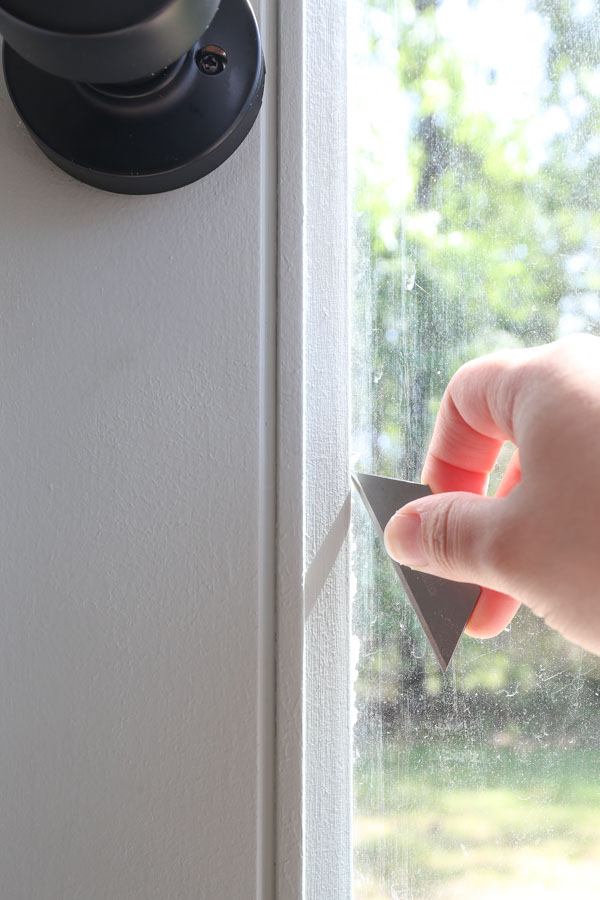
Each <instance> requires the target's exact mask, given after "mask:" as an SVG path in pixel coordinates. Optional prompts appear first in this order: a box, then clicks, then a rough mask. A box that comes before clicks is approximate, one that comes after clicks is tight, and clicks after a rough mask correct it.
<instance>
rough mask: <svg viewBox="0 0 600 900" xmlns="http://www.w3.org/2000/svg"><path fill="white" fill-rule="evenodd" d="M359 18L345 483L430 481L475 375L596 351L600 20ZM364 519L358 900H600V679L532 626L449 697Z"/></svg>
mask: <svg viewBox="0 0 600 900" xmlns="http://www.w3.org/2000/svg"><path fill="white" fill-rule="evenodd" d="M349 8H350V59H351V64H350V71H351V76H350V78H351V82H350V115H351V152H352V169H353V190H352V197H353V234H354V243H353V313H352V315H353V353H352V358H353V460H352V462H353V466H354V467H355V468H356V469H358V470H359V471H363V472H372V473H375V474H381V475H390V476H395V477H399V478H404V479H412V480H417V481H418V480H419V475H420V468H421V465H422V463H423V460H424V456H425V451H426V447H427V444H428V439H429V435H430V433H431V429H432V425H433V421H434V418H435V413H436V410H437V407H438V405H439V401H440V398H441V395H442V393H443V390H444V388H445V386H446V384H447V383H448V380H449V379H450V376H451V375H452V373H453V372H454V371H455V369H456V368H457V367H458V366H459V365H461V364H462V363H463V362H465V361H466V360H468V359H470V358H472V357H474V356H478V355H481V354H482V353H485V352H488V351H491V350H494V349H496V348H500V347H520V346H526V345H533V344H538V343H546V342H548V341H550V340H553V339H554V338H555V337H557V336H559V335H561V334H566V333H569V332H573V331H592V332H595V333H600V12H599V10H598V5H597V3H596V2H594V0H540V2H534V0H529V2H528V0H470V2H469V0H439V2H436V0H349ZM507 449H508V448H507ZM498 468H499V470H500V469H501V466H499V467H498ZM496 483H497V479H496ZM493 488H494V485H493V484H492V485H491V488H490V489H491V490H493ZM353 506H354V513H353V563H352V566H353V603H354V639H353V640H354V651H355V663H356V681H355V716H356V723H355V728H354V808H355V810H354V812H355V816H354V848H355V849H354V890H355V897H356V898H357V900H383V898H393V900H399V898H402V900H421V898H422V900H425V898H426V900H453V898H461V900H470V898H477V900H492V898H494V900H496V898H502V900H505V898H507V897H510V898H511V900H520V898H522V900H537V898H552V900H558V898H565V897H568V896H570V895H573V896H576V897H577V898H578V900H582V898H592V897H593V898H597V897H598V896H600V886H599V885H600V659H597V658H595V657H593V656H591V655H590V654H586V653H585V652H583V651H581V650H579V649H578V648H576V647H575V646H573V645H571V644H569V643H567V642H566V641H564V640H563V639H562V638H560V637H558V636H557V635H555V634H554V633H553V632H551V631H550V630H549V629H548V628H546V627H545V626H544V625H543V623H542V622H541V621H540V620H538V619H536V618H535V617H534V616H533V615H532V614H530V613H529V612H528V611H527V610H526V609H521V610H520V611H519V613H518V614H517V617H516V618H515V620H514V621H513V623H512V625H511V626H510V627H509V628H508V629H507V630H506V631H505V632H503V633H502V634H501V635H500V636H499V637H498V638H496V639H495V640H493V641H490V642H479V641H475V640H472V639H470V638H467V637H463V639H462V640H461V642H460V643H459V645H458V648H457V651H456V653H455V656H454V659H453V661H452V663H451V664H450V667H449V669H448V672H447V674H446V675H445V676H442V675H441V672H440V669H439V667H438V665H437V662H436V660H435V657H434V655H433V653H432V651H431V649H430V648H429V646H428V644H427V641H426V638H425V636H424V634H423V632H422V631H421V629H420V626H419V625H418V622H417V620H416V617H415V615H414V613H413V612H412V609H411V607H410V606H409V604H408V602H407V601H406V599H405V597H404V594H403V590H402V588H401V585H400V582H399V580H398V579H397V577H396V574H395V573H394V571H393V568H392V566H391V565H390V564H389V562H388V560H387V557H386V556H385V553H384V552H383V550H382V548H381V547H380V546H379V544H378V539H377V537H376V536H375V533H374V530H373V528H372V526H371V523H370V520H369V519H368V516H367V513H366V512H365V510H364V508H363V506H362V504H361V503H360V502H355V503H354V504H353Z"/></svg>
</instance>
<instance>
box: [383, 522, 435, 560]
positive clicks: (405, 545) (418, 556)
mask: <svg viewBox="0 0 600 900" xmlns="http://www.w3.org/2000/svg"><path fill="white" fill-rule="evenodd" d="M383 537H384V542H385V549H386V550H387V552H388V553H389V555H390V556H391V557H392V559H395V560H396V562H399V563H402V565H404V566H419V567H423V566H426V565H428V563H429V560H428V558H427V554H426V553H425V550H424V548H423V541H422V540H421V517H420V516H419V515H418V514H417V513H403V512H402V510H399V511H398V512H397V513H396V515H395V516H392V518H391V519H390V521H389V522H388V523H387V526H386V529H385V533H384V536H383Z"/></svg>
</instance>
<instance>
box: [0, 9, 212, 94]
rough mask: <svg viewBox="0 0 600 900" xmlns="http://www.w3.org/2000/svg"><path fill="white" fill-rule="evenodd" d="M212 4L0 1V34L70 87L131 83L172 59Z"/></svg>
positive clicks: (201, 28)
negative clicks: (78, 83)
mask: <svg viewBox="0 0 600 900" xmlns="http://www.w3.org/2000/svg"><path fill="white" fill-rule="evenodd" d="M218 6H219V0H166V2H165V0H96V2H94V0H63V2H61V3H51V2H48V0H0V33H1V34H3V35H4V39H5V40H6V41H7V43H8V44H10V46H11V47H12V48H13V50H16V51H17V53H19V54H20V55H21V56H22V57H23V58H24V59H26V60H28V62H31V63H33V64H34V65H36V66H38V67H39V68H40V69H44V70H45V71H46V72H51V73H52V74H53V75H59V76H61V77H62V78H69V79H70V80H72V81H91V82H116V81H134V80H135V79H136V78H143V77H144V76H146V75H149V74H150V73H151V72H155V71H157V70H158V69H160V68H162V67H163V66H167V65H169V64H170V63H172V62H174V61H175V60H176V59H178V58H179V57H180V56H181V55H182V54H183V53H185V51H186V50H188V49H189V48H190V46H191V45H192V44H193V42H194V41H195V40H196V39H197V38H198V37H199V36H200V35H201V34H203V33H204V32H205V31H206V29H207V28H208V26H209V25H210V23H211V21H212V20H213V18H214V15H215V13H216V11H217V8H218Z"/></svg>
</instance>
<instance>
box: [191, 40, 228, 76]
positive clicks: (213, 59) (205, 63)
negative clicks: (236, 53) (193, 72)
mask: <svg viewBox="0 0 600 900" xmlns="http://www.w3.org/2000/svg"><path fill="white" fill-rule="evenodd" d="M196 65H197V66H198V68H199V69H200V71H201V72H203V73H204V74H205V75H220V74H221V72H223V71H224V70H225V67H226V66H227V53H226V52H225V51H224V50H223V48H222V47H218V46H217V44H207V45H206V47H202V48H201V49H200V50H198V52H197V53H196Z"/></svg>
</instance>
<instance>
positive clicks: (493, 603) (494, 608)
mask: <svg viewBox="0 0 600 900" xmlns="http://www.w3.org/2000/svg"><path fill="white" fill-rule="evenodd" d="M520 605H521V604H520V603H519V601H518V600H515V599H514V597H511V596H510V595H509V594H503V593H501V592H500V591H492V590H491V589H490V588H482V589H481V594H480V595H479V599H478V600H477V603H476V604H475V609H474V610H473V612H472V613H471V618H470V619H469V621H468V622H467V627H466V628H465V634H468V635H470V636H471V637H474V638H493V637H496V635H497V634H500V632H501V631H504V629H505V628H506V626H507V625H508V624H510V622H511V621H512V620H513V618H514V616H515V614H516V612H517V611H518V609H519V607H520Z"/></svg>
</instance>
